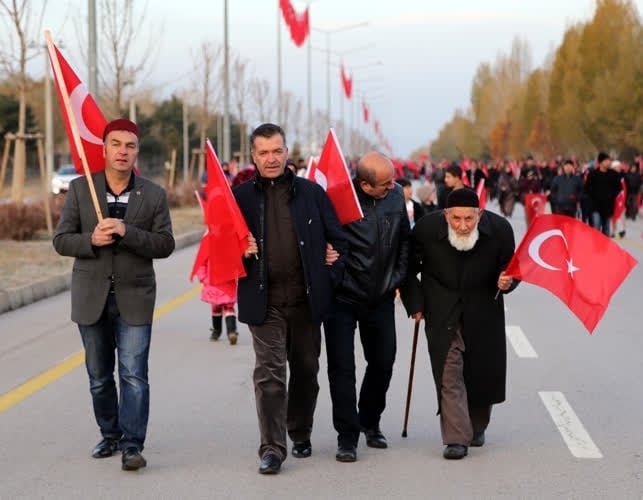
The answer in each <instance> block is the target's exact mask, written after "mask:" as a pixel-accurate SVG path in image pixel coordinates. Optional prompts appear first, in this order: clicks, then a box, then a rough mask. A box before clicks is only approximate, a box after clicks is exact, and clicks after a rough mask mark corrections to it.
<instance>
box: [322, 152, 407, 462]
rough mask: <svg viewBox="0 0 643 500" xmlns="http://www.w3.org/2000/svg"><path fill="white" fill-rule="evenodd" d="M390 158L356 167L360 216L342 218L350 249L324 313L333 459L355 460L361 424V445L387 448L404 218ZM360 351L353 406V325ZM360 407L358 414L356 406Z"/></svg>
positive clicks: (370, 158) (373, 157) (373, 158)
mask: <svg viewBox="0 0 643 500" xmlns="http://www.w3.org/2000/svg"><path fill="white" fill-rule="evenodd" d="M394 176H395V170H394V167H393V164H392V163H391V161H390V160H389V159H388V158H387V157H385V156H384V155H382V154H380V153H376V152H370V153H367V154H366V155H365V156H364V157H363V158H362V159H361V160H360V162H359V164H358V166H357V172H356V178H355V180H354V183H355V190H356V192H357V197H358V199H359V202H360V205H361V207H362V211H363V212H364V217H363V218H362V219H360V220H358V221H355V222H351V223H350V224H346V225H344V230H345V232H346V235H347V238H348V243H349V251H348V256H347V257H346V261H345V267H344V274H343V278H342V282H341V284H340V285H339V287H338V288H337V290H336V293H335V302H334V304H333V307H332V309H331V313H330V315H329V316H328V318H327V319H326V320H325V321H324V333H325V338H326V352H327V357H328V380H329V382H330V393H331V398H332V402H333V425H334V427H335V430H336V431H337V433H338V436H337V444H338V449H337V454H336V458H337V460H338V461H340V462H354V461H355V460H356V459H357V442H358V440H359V433H360V430H361V431H362V432H364V433H365V435H366V444H367V445H368V446H370V447H373V448H386V447H387V443H386V439H385V437H384V436H383V435H382V432H381V431H380V416H381V414H382V412H383V411H384V408H385V406H386V391H387V390H388V387H389V383H390V381H391V375H392V373H393V363H394V361H395V352H396V339H395V304H394V301H395V293H396V289H397V288H398V287H399V286H400V285H401V284H402V283H403V282H404V280H405V278H406V269H407V258H408V249H409V246H408V245H409V243H408V239H409V233H410V227H409V218H408V215H407V212H406V206H405V202H404V194H403V192H402V188H401V187H400V186H399V185H398V184H396V183H395V182H394V181H393V179H394ZM358 324H359V332H360V339H361V342H362V347H363V350H364V357H365V358H366V363H367V367H366V372H365V374H364V379H363V381H362V385H361V390H360V398H359V404H357V406H356V399H357V398H356V387H355V384H356V380H355V352H354V351H355V348H354V345H355V342H354V338H355V328H356V326H357V325H358ZM358 409H359V413H358Z"/></svg>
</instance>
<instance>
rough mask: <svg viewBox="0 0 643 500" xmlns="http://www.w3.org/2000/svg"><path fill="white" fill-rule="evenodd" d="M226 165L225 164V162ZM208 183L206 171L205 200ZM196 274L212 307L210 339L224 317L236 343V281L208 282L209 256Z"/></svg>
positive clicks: (202, 194)
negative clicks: (214, 283) (213, 283)
mask: <svg viewBox="0 0 643 500" xmlns="http://www.w3.org/2000/svg"><path fill="white" fill-rule="evenodd" d="M225 165H227V164H225ZM207 183H208V175H207V171H206V172H203V175H202V176H201V191H199V193H198V195H199V196H200V197H201V198H202V199H203V200H204V201H205V200H206V196H205V189H206V185H207ZM196 276H197V278H199V281H200V282H201V284H202V285H203V287H202V288H201V300H202V301H203V302H207V303H208V304H210V305H211V307H212V328H210V332H211V333H210V340H211V341H213V342H214V341H217V340H219V337H221V333H222V332H223V318H225V324H226V331H227V334H228V341H229V342H230V345H235V344H236V343H237V338H238V333H237V316H236V314H235V310H234V304H235V303H236V302H237V281H236V280H231V281H226V282H224V283H221V284H219V285H211V284H210V258H209V257H208V258H207V259H206V260H205V262H204V263H203V264H202V265H201V266H200V267H199V268H198V269H197V271H196Z"/></svg>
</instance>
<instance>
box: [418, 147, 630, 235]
mask: <svg viewBox="0 0 643 500" xmlns="http://www.w3.org/2000/svg"><path fill="white" fill-rule="evenodd" d="M641 165H643V157H636V158H634V159H633V161H630V162H627V161H624V160H617V159H613V158H611V157H610V155H608V154H607V153H603V152H600V153H599V154H598V155H597V157H596V159H595V160H591V161H589V162H586V163H581V162H578V161H577V160H575V159H572V158H566V159H564V158H561V157H559V158H557V159H556V160H552V161H550V162H545V161H541V162H537V161H535V160H534V158H533V157H532V156H528V157H527V158H525V159H524V160H521V161H504V162H495V163H493V164H488V165H487V164H484V163H479V162H478V161H476V160H470V161H469V160H465V161H462V162H459V163H449V162H442V163H439V164H431V163H430V162H427V163H422V165H421V168H420V180H421V181H422V185H423V186H424V185H427V184H428V185H429V186H431V187H430V188H429V189H427V188H424V187H421V188H418V190H417V192H416V196H417V198H418V199H419V200H423V199H428V198H427V197H428V196H429V194H428V193H431V192H432V191H433V190H435V192H436V193H437V194H436V196H437V200H438V201H437V205H438V207H444V206H445V203H446V196H447V194H448V193H449V192H450V191H451V190H452V189H453V188H454V187H455V188H459V187H462V186H470V187H471V188H474V189H475V188H476V187H477V186H478V185H479V182H480V181H481V180H482V179H484V188H485V190H486V197H487V199H488V200H494V199H496V200H498V205H499V208H500V212H501V213H502V214H503V215H504V216H505V217H511V216H512V215H513V212H514V207H515V204H516V203H522V204H524V203H525V198H526V196H527V195H529V194H533V193H539V194H543V195H545V196H546V199H547V201H548V202H549V204H550V206H551V212H552V213H555V214H562V215H567V216H570V217H576V218H578V219H582V220H583V221H585V222H587V223H588V224H590V225H591V226H592V227H594V228H596V229H598V230H599V231H602V232H603V233H604V234H606V235H608V236H611V237H616V236H618V237H621V238H623V237H624V236H625V234H626V230H625V220H626V219H630V220H636V218H637V217H638V213H639V208H640V207H641V194H642V193H643V191H642V180H643V176H642V172H641ZM619 207H620V209H619Z"/></svg>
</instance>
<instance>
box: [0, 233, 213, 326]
mask: <svg viewBox="0 0 643 500" xmlns="http://www.w3.org/2000/svg"><path fill="white" fill-rule="evenodd" d="M202 236H203V230H202V229H201V230H198V231H193V232H189V233H185V234H182V235H179V236H176V237H175V241H176V247H175V249H176V250H179V249H181V248H185V247H187V246H190V245H194V244H195V243H198V242H199V241H200V240H201V237H202ZM70 286H71V272H67V273H63V274H59V275H58V276H54V277H51V278H47V279H43V280H39V281H35V282H33V283H30V284H28V285H23V286H19V287H15V288H7V289H5V290H0V314H2V313H5V312H7V311H12V310H14V309H18V308H20V307H23V306H26V305H29V304H32V303H33V302H36V301H38V300H42V299H46V298H47V297H51V296H52V295H56V294H58V293H60V292H64V291H65V290H68V289H69V287H70Z"/></svg>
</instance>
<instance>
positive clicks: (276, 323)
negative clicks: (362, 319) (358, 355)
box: [249, 304, 321, 460]
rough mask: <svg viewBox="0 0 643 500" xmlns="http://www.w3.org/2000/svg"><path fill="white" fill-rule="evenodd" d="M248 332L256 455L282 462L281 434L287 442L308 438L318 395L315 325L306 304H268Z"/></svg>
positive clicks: (284, 452)
mask: <svg viewBox="0 0 643 500" xmlns="http://www.w3.org/2000/svg"><path fill="white" fill-rule="evenodd" d="M249 328H250V332H251V333H252V344H253V346H254V350H255V359H256V361H255V369H254V374H253V381H254V386H255V401H256V404H257V417H258V420H259V433H260V437H261V444H260V446H259V456H260V457H263V456H265V455H266V454H267V453H275V454H276V455H278V456H279V457H280V458H281V459H282V460H285V459H286V456H287V455H288V449H287V443H286V432H287V433H288V435H289V436H290V439H292V440H293V441H304V440H306V439H310V434H311V432H312V429H313V415H314V413H315V406H316V404H317V394H318V393H319V384H318V383H317V372H318V371H319V353H320V349H321V333H320V325H319V324H318V323H313V321H312V318H311V315H310V310H309V307H308V305H307V304H301V305H297V306H292V307H272V306H268V313H267V316H266V319H265V321H264V322H263V323H262V324H260V325H250V326H249ZM286 364H287V365H286ZM287 366H288V368H290V379H288V380H287V376H288V375H287Z"/></svg>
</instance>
